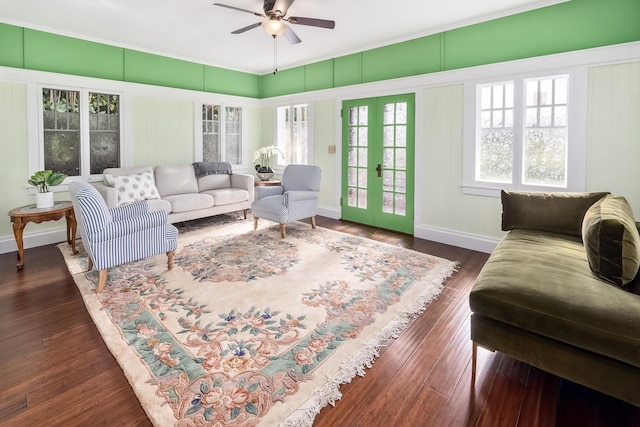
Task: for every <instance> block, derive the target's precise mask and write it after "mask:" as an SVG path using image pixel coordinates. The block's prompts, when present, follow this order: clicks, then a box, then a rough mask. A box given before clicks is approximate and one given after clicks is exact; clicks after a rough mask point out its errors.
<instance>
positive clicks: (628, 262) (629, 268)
mask: <svg viewBox="0 0 640 427" xmlns="http://www.w3.org/2000/svg"><path fill="white" fill-rule="evenodd" d="M582 240H583V242H584V247H585V250H586V254H587V260H588V261H589V266H590V267H591V270H592V271H593V272H594V273H596V274H597V275H598V276H600V277H602V278H603V279H605V280H607V281H609V282H611V283H613V284H616V285H618V286H623V285H626V284H627V283H629V282H631V281H632V280H633V279H634V278H635V277H636V274H638V269H639V268H640V234H639V233H638V229H637V228H636V224H635V220H634V218H633V212H632V211H631V206H629V203H628V202H627V200H626V199H625V198H624V197H621V196H607V197H604V198H602V199H601V200H599V201H598V202H596V203H595V204H594V205H593V206H591V207H590V208H589V210H587V213H586V214H585V217H584V220H583V223H582Z"/></svg>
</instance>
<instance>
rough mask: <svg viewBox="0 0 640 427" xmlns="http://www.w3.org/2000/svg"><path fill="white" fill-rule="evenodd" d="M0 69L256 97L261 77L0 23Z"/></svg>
mask: <svg viewBox="0 0 640 427" xmlns="http://www.w3.org/2000/svg"><path fill="white" fill-rule="evenodd" d="M0 41H1V43H2V48H1V49H0V65H2V66H7V67H14V68H25V69H29V70H39V71H51V72H54V73H62V74H71V75H77V76H87V77H97V78H102V79H109V80H118V81H125V82H133V83H144V84H151V85H156V86H167V87H173V88H179V89H191V90H197V91H202V92H213V93H221V94H229V95H238V96H246V97H250V98H259V97H260V77H259V76H257V75H255V74H249V73H241V72H239V71H231V70H226V69H224V68H219V67H213V66H209V65H203V64H197V63H194V62H189V61H182V60H179V59H173V58H168V57H165V56H160V55H153V54H149V53H144V52H139V51H135V50H131V49H125V48H120V47H115V46H109V45H106V44H101V43H95V42H90V41H86V40H81V39H76V38H72V37H65V36H60V35H57V34H51V33H46V32H42V31H36V30H32V29H29V28H22V27H16V26H13V25H8V24H3V23H0Z"/></svg>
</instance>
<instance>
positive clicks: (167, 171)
mask: <svg viewBox="0 0 640 427" xmlns="http://www.w3.org/2000/svg"><path fill="white" fill-rule="evenodd" d="M154 174H155V176H156V187H158V192H159V193H160V196H162V198H164V197H165V196H171V195H174V194H188V193H197V192H198V181H197V180H196V174H195V172H194V170H193V166H191V165H177V166H156V168H155V169H154Z"/></svg>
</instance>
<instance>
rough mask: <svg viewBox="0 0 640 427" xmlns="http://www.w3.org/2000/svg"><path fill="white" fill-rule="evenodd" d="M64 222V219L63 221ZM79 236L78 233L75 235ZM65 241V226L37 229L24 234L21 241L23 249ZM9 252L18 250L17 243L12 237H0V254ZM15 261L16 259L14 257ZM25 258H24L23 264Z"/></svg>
mask: <svg viewBox="0 0 640 427" xmlns="http://www.w3.org/2000/svg"><path fill="white" fill-rule="evenodd" d="M63 223H64V221H63ZM76 237H77V238H80V235H78V236H76ZM66 241H67V228H66V226H65V227H64V228H61V229H59V230H47V231H39V232H35V233H29V234H25V235H24V236H23V237H22V243H23V245H24V248H25V249H29V248H35V247H38V246H45V245H52V244H56V243H60V242H66ZM9 252H16V253H17V252H18V245H17V244H16V241H15V239H14V238H13V237H9V236H7V237H6V238H4V239H0V254H6V253H9ZM16 263H17V259H16ZM26 263H27V260H25V264H26Z"/></svg>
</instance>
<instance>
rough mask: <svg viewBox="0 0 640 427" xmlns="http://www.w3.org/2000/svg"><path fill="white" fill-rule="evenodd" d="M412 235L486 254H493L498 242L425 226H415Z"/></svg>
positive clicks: (492, 239)
mask: <svg viewBox="0 0 640 427" xmlns="http://www.w3.org/2000/svg"><path fill="white" fill-rule="evenodd" d="M413 234H414V236H415V237H419V238H420V239H425V240H431V241H432V242H438V243H444V244H447V245H451V246H458V247H460V248H465V249H471V250H473V251H478V252H484V253H488V254H490V253H491V252H493V250H494V249H495V248H496V246H497V245H498V242H499V241H500V239H494V238H489V237H484V236H477V235H474V234H467V233H461V232H459V231H455V230H447V229H443V228H436V227H426V226H416V227H415V228H414V230H413Z"/></svg>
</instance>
